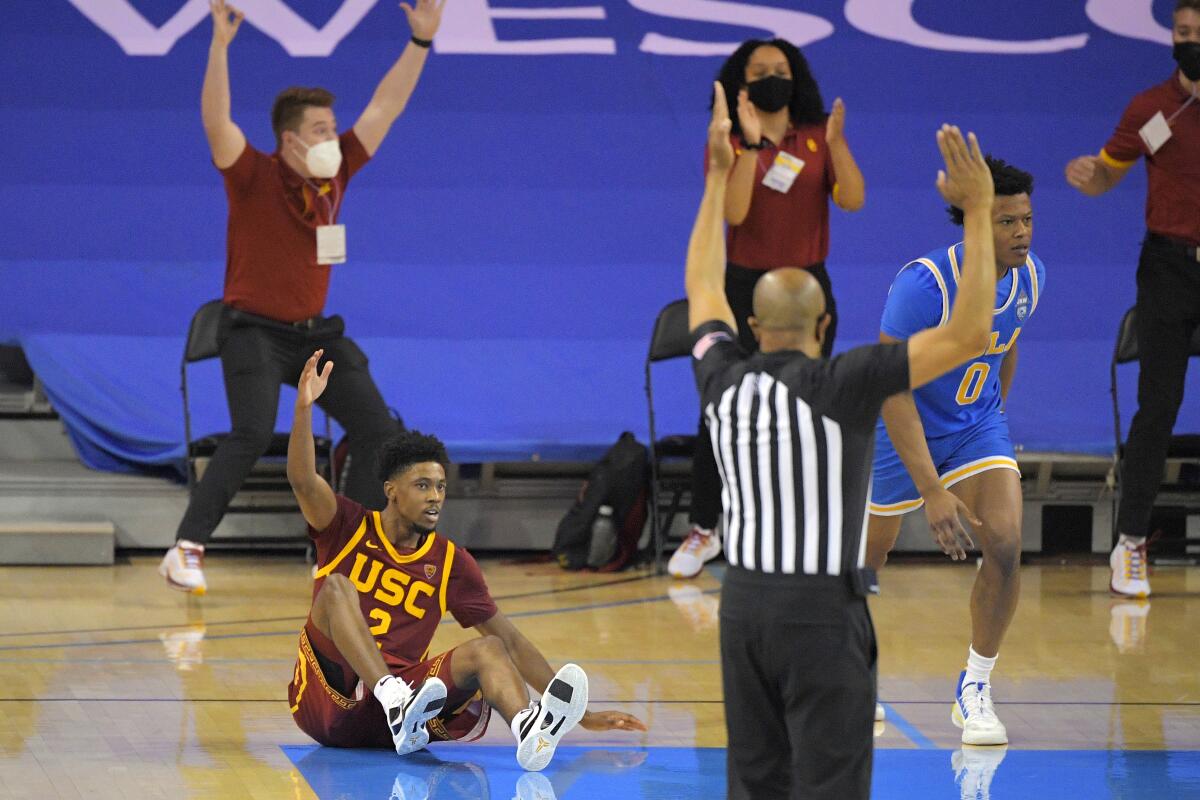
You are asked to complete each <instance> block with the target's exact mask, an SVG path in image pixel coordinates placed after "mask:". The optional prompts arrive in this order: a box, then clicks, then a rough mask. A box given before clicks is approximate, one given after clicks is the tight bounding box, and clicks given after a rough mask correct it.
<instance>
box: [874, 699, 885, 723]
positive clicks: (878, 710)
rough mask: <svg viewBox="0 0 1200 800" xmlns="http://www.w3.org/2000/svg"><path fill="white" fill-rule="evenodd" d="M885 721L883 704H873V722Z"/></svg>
mask: <svg viewBox="0 0 1200 800" xmlns="http://www.w3.org/2000/svg"><path fill="white" fill-rule="evenodd" d="M885 719H887V711H885V710H884V708H883V703H876V704H875V721H876V722H883V721H884V720H885Z"/></svg>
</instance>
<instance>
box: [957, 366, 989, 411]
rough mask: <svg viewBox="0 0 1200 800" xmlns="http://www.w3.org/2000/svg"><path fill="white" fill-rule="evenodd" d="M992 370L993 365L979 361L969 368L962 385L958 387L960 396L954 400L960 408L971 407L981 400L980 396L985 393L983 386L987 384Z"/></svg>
mask: <svg viewBox="0 0 1200 800" xmlns="http://www.w3.org/2000/svg"><path fill="white" fill-rule="evenodd" d="M991 369H992V367H991V365H990V364H988V363H987V362H986V361H977V362H975V363H974V364H972V365H971V366H969V367H967V371H966V373H964V374H963V379H962V383H960V384H959V385H958V394H957V395H956V396H955V398H954V399H955V400H957V401H958V404H959V405H960V406H969V405H971V403H974V402H975V401H976V400H978V399H979V395H981V394H982V393H983V384H984V383H986V382H987V377H988V372H990V371H991Z"/></svg>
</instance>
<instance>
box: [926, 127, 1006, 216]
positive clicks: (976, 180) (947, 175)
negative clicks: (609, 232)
mask: <svg viewBox="0 0 1200 800" xmlns="http://www.w3.org/2000/svg"><path fill="white" fill-rule="evenodd" d="M968 139H969V140H970V141H969V142H968V141H967V140H968ZM937 143H938V150H940V151H941V152H942V160H943V161H945V162H946V168H945V169H944V170H938V176H937V188H938V191H939V192H941V194H942V198H943V199H945V201H946V202H947V203H949V204H950V205H952V206H954V207H956V208H961V209H962V210H963V211H977V210H979V209H984V208H990V207H991V205H992V200H993V199H994V198H995V194H996V189H995V186H994V185H993V183H992V171H991V170H990V169H988V165H987V162H986V161H985V160H984V158H983V153H982V152H981V151H980V149H979V140H978V139H976V138H975V134H973V133H969V134H967V139H963V135H962V131H960V130H959V129H958V127H957V126H956V125H943V126H942V127H941V130H939V131H938V132H937Z"/></svg>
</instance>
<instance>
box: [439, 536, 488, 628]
mask: <svg viewBox="0 0 1200 800" xmlns="http://www.w3.org/2000/svg"><path fill="white" fill-rule="evenodd" d="M446 608H447V609H448V610H449V611H450V613H451V614H453V615H454V619H455V620H457V621H458V624H459V625H461V626H463V627H464V628H473V627H475V626H476V625H478V624H479V623H481V622H487V621H488V620H489V619H491V618H492V617H494V616H496V612H497V611H498V610H499V609H498V608H496V601H494V600H493V599H492V595H491V593H490V592H489V591H488V587H487V581H485V580H484V579H483V571H482V570H480V569H479V564H478V563H477V562H476V561H475V558H474V557H473V556H472V555H471V554H470V553H468V552H467V549H466V548H465V547H458V548H456V551H455V554H454V564H453V566H452V567H451V572H450V582H449V585H448V586H447V587H446Z"/></svg>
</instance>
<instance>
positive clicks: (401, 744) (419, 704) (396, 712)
mask: <svg viewBox="0 0 1200 800" xmlns="http://www.w3.org/2000/svg"><path fill="white" fill-rule="evenodd" d="M374 692H375V696H376V697H377V698H379V702H380V704H381V705H382V706H383V711H384V713H385V714H386V715H387V723H388V728H389V729H390V730H391V732H392V742H393V743H394V744H395V745H396V753H397V755H402V756H403V755H408V754H409V753H413V752H416V751H417V750H420V749H421V748H423V747H424V746H425V745H427V744H429V730H428V729H427V728H426V727H425V723H427V722H428V721H429V720H431V719H433V718H434V717H436V716H437V715H438V714H440V713H441V712H442V709H443V708H445V706H446V684H444V683H442V680H441V678H426V679H425V682H424V683H422V684H421V685H420V686H419V687H417V689H416V690H415V691H414V690H413V688H412V687H411V686H409V685H408V684H407V683H405V682H404V681H402V680H400V679H399V678H397V677H394V676H390V675H389V676H388V677H387V678H386V679H384V681H383V682H382V683H381V684H380V685H379V686H378V687H376V688H375V690H374Z"/></svg>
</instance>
